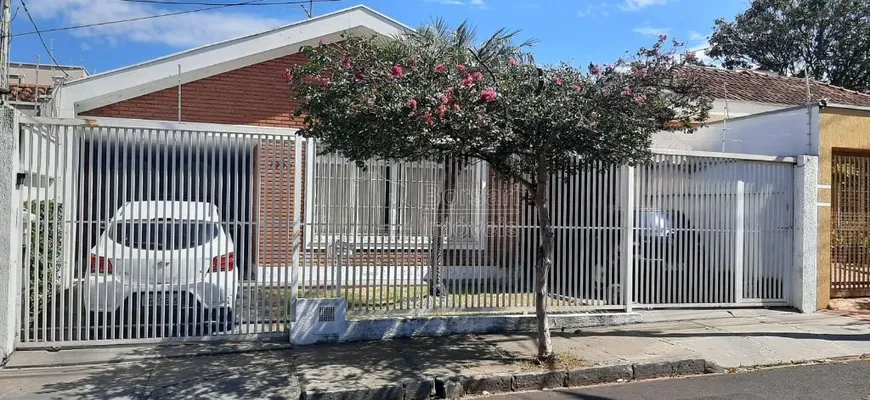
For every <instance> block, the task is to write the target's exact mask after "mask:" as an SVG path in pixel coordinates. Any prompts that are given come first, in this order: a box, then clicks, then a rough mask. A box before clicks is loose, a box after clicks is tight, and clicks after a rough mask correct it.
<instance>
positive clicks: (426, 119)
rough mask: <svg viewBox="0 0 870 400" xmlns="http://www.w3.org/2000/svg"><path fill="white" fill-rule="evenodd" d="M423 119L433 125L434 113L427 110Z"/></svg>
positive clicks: (427, 123)
mask: <svg viewBox="0 0 870 400" xmlns="http://www.w3.org/2000/svg"><path fill="white" fill-rule="evenodd" d="M423 119H424V120H425V121H426V125H431V124H432V113H430V112H427V113H426V114H423Z"/></svg>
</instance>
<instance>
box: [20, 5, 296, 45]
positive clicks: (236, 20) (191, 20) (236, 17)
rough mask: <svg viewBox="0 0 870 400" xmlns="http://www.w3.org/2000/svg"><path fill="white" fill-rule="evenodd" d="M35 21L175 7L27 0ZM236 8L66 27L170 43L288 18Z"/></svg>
mask: <svg viewBox="0 0 870 400" xmlns="http://www.w3.org/2000/svg"><path fill="white" fill-rule="evenodd" d="M27 5H28V8H29V9H30V11H31V12H32V13H33V17H34V18H35V19H37V20H40V19H42V20H46V19H57V20H59V21H60V22H58V23H56V24H55V25H57V26H70V25H87V24H95V23H101V22H108V21H117V20H122V19H130V18H138V17H144V16H149V15H157V14H166V13H171V12H177V11H180V10H179V9H165V8H160V7H155V6H152V5H147V4H141V3H131V2H123V1H117V0H28V2H27ZM288 22H290V21H283V20H280V19H275V18H267V17H262V16H259V15H254V14H246V13H243V12H238V11H223V10H221V11H217V10H216V11H203V12H195V13H189V14H181V15H174V16H169V17H161V18H154V19H147V20H141V21H134V22H124V23H120V24H112V25H103V26H99V27H92V28H84V29H76V30H71V31H69V32H70V33H71V34H73V35H76V36H79V37H93V38H103V39H106V40H107V41H108V42H110V43H111V42H113V41H116V40H118V39H126V40H131V41H135V42H141V43H154V44H164V45H168V46H172V47H193V46H198V45H202V44H207V43H214V42H217V41H221V40H225V39H231V38H234V37H239V36H245V35H249V34H252V33H257V32H261V31H264V30H268V29H270V28H274V27H276V26H279V25H282V24H285V23H288Z"/></svg>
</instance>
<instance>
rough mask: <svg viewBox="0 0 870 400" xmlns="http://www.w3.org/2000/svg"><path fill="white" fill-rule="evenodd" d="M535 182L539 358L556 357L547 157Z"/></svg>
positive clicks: (540, 164)
mask: <svg viewBox="0 0 870 400" xmlns="http://www.w3.org/2000/svg"><path fill="white" fill-rule="evenodd" d="M537 168H538V170H537V177H536V182H535V193H534V195H535V207H536V208H537V210H538V230H539V232H538V234H539V236H540V239H541V245H540V248H539V251H538V265H537V266H536V267H535V270H536V271H535V272H536V277H537V279H536V280H535V315H536V316H537V317H538V359H539V360H542V361H543V360H548V359H550V358H552V357H553V343H552V340H551V339H550V320H549V318H548V317H547V299H548V296H547V283H548V281H549V275H550V270H551V269H552V268H553V252H554V249H553V242H554V240H553V236H554V234H553V223H552V221H551V220H550V175H549V174H548V173H547V162H546V159H543V157H542V159H539V160H538V167H537Z"/></svg>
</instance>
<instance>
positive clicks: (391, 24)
mask: <svg viewBox="0 0 870 400" xmlns="http://www.w3.org/2000/svg"><path fill="white" fill-rule="evenodd" d="M407 30H410V28H409V27H407V26H405V25H402V24H401V23H399V22H396V21H395V20H393V19H391V18H389V17H387V16H385V15H383V14H380V13H378V12H376V11H374V10H372V9H370V8H368V7H366V6H355V7H351V8H348V9H344V10H340V11H336V12H333V13H330V14H324V15H322V16H319V17H316V18H312V19H308V20H304V21H300V22H296V23H293V24H290V25H286V26H282V27H279V28H276V29H272V30H269V31H266V32H262V33H258V34H254V35H250V36H245V37H241V38H236V39H231V40H227V41H224V42H220V43H216V44H211V45H206V46H202V47H199V48H195V49H192V50H187V51H183V52H180V53H176V54H173V55H169V56H166V57H162V58H158V59H155V60H151V61H146V62H144V63H140V64H136V65H132V66H129V67H124V68H121V69H117V70H113V71H108V72H104V73H100V74H96V75H91V76H89V77H86V78H83V79H79V80H76V81H72V82H68V83H66V84H64V85H63V96H61V99H60V101H59V104H58V115H57V116H58V117H64V118H71V117H75V116H76V115H78V113H81V112H84V111H88V110H93V109H95V108H99V107H103V106H106V105H109V104H114V103H117V102H121V101H124V100H128V99H131V98H134V97H138V96H142V95H145V94H148V93H153V92H157V91H160V90H163V89H168V88H171V87H175V86H177V85H178V81H179V74H178V69H179V66H180V67H181V83H182V84H184V83H188V82H193V81H196V80H199V79H203V78H206V77H209V76H213V75H217V74H221V73H224V72H228V71H232V70H235V69H239V68H244V67H247V66H250V65H254V64H258V63H261V62H263V61H267V60H271V59H275V58H279V57H283V56H287V55H290V54H294V53H297V52H298V51H299V49H300V48H301V47H302V46H305V45H316V44H318V43H319V42H322V43H332V42H335V41H339V40H341V35H342V34H344V33H346V32H349V33H354V34H357V35H372V34H377V35H382V36H394V35H396V34H399V33H402V32H404V31H407Z"/></svg>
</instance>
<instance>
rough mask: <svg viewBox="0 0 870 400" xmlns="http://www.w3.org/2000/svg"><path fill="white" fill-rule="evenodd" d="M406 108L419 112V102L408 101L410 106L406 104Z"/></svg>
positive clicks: (414, 100)
mask: <svg viewBox="0 0 870 400" xmlns="http://www.w3.org/2000/svg"><path fill="white" fill-rule="evenodd" d="M406 106H407V107H408V108H410V109H411V110H414V111H417V100H416V99H411V100H408V104H406Z"/></svg>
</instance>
